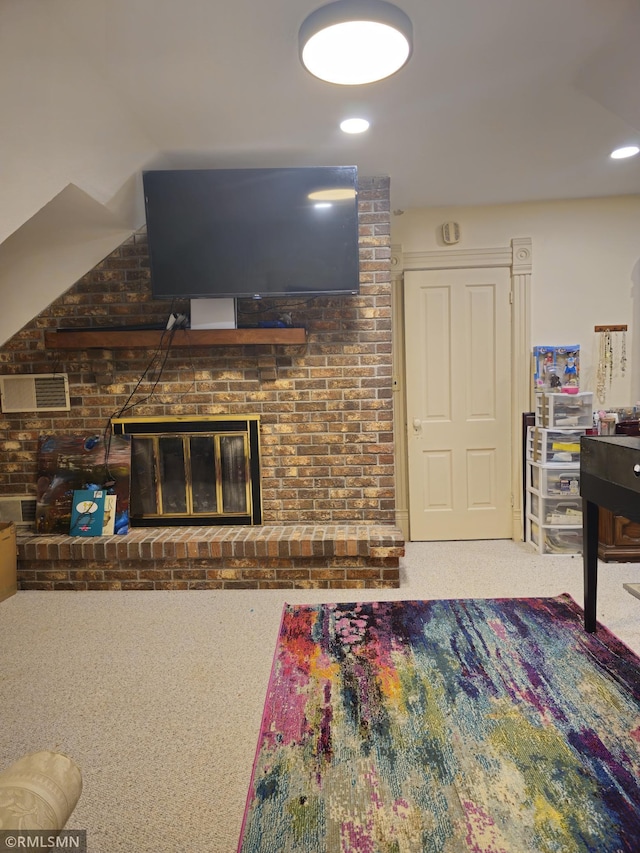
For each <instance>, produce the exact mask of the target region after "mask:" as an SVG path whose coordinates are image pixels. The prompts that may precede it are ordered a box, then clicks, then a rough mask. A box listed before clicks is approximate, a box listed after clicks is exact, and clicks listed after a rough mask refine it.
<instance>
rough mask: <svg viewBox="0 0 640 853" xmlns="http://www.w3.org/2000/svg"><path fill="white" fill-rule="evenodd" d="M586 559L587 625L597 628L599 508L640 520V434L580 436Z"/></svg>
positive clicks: (590, 630) (584, 552)
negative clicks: (639, 435)
mask: <svg viewBox="0 0 640 853" xmlns="http://www.w3.org/2000/svg"><path fill="white" fill-rule="evenodd" d="M580 494H581V495H582V524H583V527H582V537H583V540H582V541H583V560H584V627H585V630H586V631H589V633H593V632H594V631H595V630H596V594H597V587H598V510H599V507H603V508H604V509H608V510H610V511H611V512H613V513H614V514H615V515H622V516H624V517H625V518H628V519H629V520H630V521H635V522H639V523H640V437H638V436H626V435H611V436H608V435H607V436H604V435H598V436H596V435H585V436H582V438H581V439H580Z"/></svg>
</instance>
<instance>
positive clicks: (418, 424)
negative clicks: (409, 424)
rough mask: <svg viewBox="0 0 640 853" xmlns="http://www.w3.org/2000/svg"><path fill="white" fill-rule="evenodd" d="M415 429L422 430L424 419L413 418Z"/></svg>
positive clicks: (416, 430)
mask: <svg viewBox="0 0 640 853" xmlns="http://www.w3.org/2000/svg"><path fill="white" fill-rule="evenodd" d="M413 429H414V431H415V432H422V421H421V420H420V418H414V419H413Z"/></svg>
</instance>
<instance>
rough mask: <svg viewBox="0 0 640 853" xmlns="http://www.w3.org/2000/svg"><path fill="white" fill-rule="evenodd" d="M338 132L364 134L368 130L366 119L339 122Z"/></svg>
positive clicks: (347, 119) (348, 119) (350, 119)
mask: <svg viewBox="0 0 640 853" xmlns="http://www.w3.org/2000/svg"><path fill="white" fill-rule="evenodd" d="M340 130H341V131H343V133H364V132H365V130H369V122H368V121H367V120H366V118H346V119H345V120H344V121H341V122H340Z"/></svg>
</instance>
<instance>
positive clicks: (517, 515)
mask: <svg viewBox="0 0 640 853" xmlns="http://www.w3.org/2000/svg"><path fill="white" fill-rule="evenodd" d="M532 260H533V258H532V241H531V238H530V237H514V238H513V239H512V240H511V243H510V245H509V246H499V247H497V248H488V247H487V248H481V249H434V250H433V251H426V252H403V250H402V246H401V245H397V244H396V245H392V246H391V276H392V278H391V280H392V300H393V321H392V333H393V364H394V376H393V388H394V394H395V405H394V440H395V448H396V459H395V469H396V524H397V525H398V527H399V528H400V529H401V530H402V532H403V534H404V536H405V538H406V539H407V540H409V541H410V540H411V531H410V529H409V485H408V453H407V400H406V370H407V368H406V365H405V359H404V350H405V347H404V343H405V330H404V271H405V270H444V269H465V268H467V269H473V268H477V267H509V269H510V278H511V291H510V299H511V353H512V372H511V494H512V513H511V520H512V525H511V526H512V535H511V538H512V539H513V540H515V541H522V540H523V539H524V511H523V506H522V477H523V470H522V413H523V412H529V411H531V406H532V388H531V358H530V352H531V332H530V328H531V325H530V323H531V267H532Z"/></svg>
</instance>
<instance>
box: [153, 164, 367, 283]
mask: <svg viewBox="0 0 640 853" xmlns="http://www.w3.org/2000/svg"><path fill="white" fill-rule="evenodd" d="M357 183H358V172H357V167H355V166H336V167H321V168H316V167H310V168H283V169H278V168H275V169H274V168H269V169H195V170H189V169H187V170H184V169H181V170H167V171H148V172H144V173H143V188H144V197H145V209H146V216H147V235H148V240H149V258H150V264H151V288H152V293H153V296H154V297H155V298H158V299H172V298H176V297H178V298H183V297H184V298H189V299H198V298H202V299H210V298H213V297H227V298H228V297H242V298H245V297H249V298H261V297H270V296H273V297H288V296H316V295H324V294H356V293H358V291H359V264H358V197H357V191H358V187H357Z"/></svg>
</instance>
